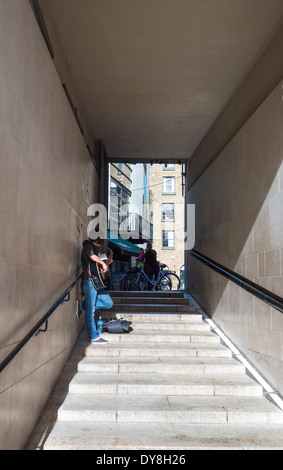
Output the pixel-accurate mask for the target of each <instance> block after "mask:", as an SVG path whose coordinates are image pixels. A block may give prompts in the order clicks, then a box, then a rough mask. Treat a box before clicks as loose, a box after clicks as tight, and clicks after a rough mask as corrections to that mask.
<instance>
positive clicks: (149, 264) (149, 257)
mask: <svg viewBox="0 0 283 470" xmlns="http://www.w3.org/2000/svg"><path fill="white" fill-rule="evenodd" d="M144 262H145V268H149V269H154V270H158V269H159V264H158V261H157V260H156V251H155V250H149V251H146V252H145V255H144Z"/></svg>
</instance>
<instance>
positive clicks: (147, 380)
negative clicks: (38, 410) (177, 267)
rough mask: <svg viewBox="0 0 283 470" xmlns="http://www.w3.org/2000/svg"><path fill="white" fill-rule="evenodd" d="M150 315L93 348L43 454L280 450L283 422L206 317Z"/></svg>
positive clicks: (79, 368) (86, 355) (86, 351)
mask: <svg viewBox="0 0 283 470" xmlns="http://www.w3.org/2000/svg"><path fill="white" fill-rule="evenodd" d="M127 294H128V293H127ZM131 294H133V293H131ZM121 305H125V304H119V306H121ZM148 305H150V306H151V305H152V304H147V305H144V306H141V310H140V311H139V313H133V311H132V310H130V308H129V310H128V311H126V312H124V315H123V311H122V309H121V310H118V309H117V310H116V316H117V317H118V316H123V317H124V318H125V319H126V318H131V321H133V324H132V327H133V331H131V333H129V334H121V335H117V334H113V335H111V334H104V335H103V336H104V337H105V338H107V339H108V340H109V343H108V344H105V345H98V344H96V345H93V344H89V343H88V345H86V347H85V348H84V357H80V360H78V361H77V363H76V370H75V371H73V373H72V379H71V380H70V383H69V391H68V394H67V397H66V398H65V400H64V401H62V402H63V403H62V402H61V403H62V405H61V407H60V408H59V410H58V420H57V422H56V424H55V425H54V427H53V429H52V431H51V433H50V435H49V437H48V439H47V440H46V442H45V445H44V449H46V450H57V449H58V450H59V449H67V450H84V449H85V450H98V449H99V450H135V449H138V450H147V449H154V450H156V449H157V450H162V449H164V450H168V449H170V450H171V449H172V450H175V449H176V450H187V449H188V450H196V449H202V450H212V449H218V450H220V449H221V450H224V449H227V450H232V449H268V450H270V449H273V448H274V449H277V450H278V449H283V426H282V424H283V412H282V411H281V410H280V409H279V408H277V407H276V406H275V405H274V404H273V403H271V402H269V401H267V400H266V398H265V397H264V396H263V389H262V387H261V386H260V385H259V384H258V383H257V382H255V381H254V380H253V379H252V378H250V377H249V376H248V375H246V374H245V368H244V366H243V365H242V364H241V363H239V362H238V361H237V360H236V359H234V358H233V357H232V353H231V351H230V350H229V349H228V348H226V347H225V346H224V345H223V344H222V343H221V342H220V338H219V337H218V336H217V335H215V333H213V332H212V331H211V330H210V328H209V327H208V325H207V324H206V323H205V322H203V320H202V317H201V315H197V314H196V313H194V312H190V313H189V312H182V311H180V312H177V311H175V312H173V311H172V305H173V306H174V304H171V305H170V306H169V305H166V304H165V305H162V306H160V305H159V307H158V308H159V310H158V311H156V310H153V311H152V312H151V311H150V310H148V308H147V307H148ZM128 306H129V307H131V308H133V305H131V304H129V305H128ZM168 306H169V307H170V309H168V310H167V311H166V313H165V311H164V310H166V307H168ZM176 308H183V306H182V305H179V306H176ZM186 308H187V306H186ZM104 315H105V314H103V316H104ZM112 315H113V312H112ZM77 354H78V353H77ZM68 377H69V376H68ZM64 379H65V378H64ZM64 383H65V382H64Z"/></svg>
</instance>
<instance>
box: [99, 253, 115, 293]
mask: <svg viewBox="0 0 283 470" xmlns="http://www.w3.org/2000/svg"><path fill="white" fill-rule="evenodd" d="M98 257H99V258H100V259H101V261H104V263H105V264H107V266H109V265H110V264H111V263H112V261H113V251H112V250H111V248H109V249H108V257H107V255H106V254H105V253H103V254H99V255H98ZM96 269H97V274H98V277H99V280H100V282H101V284H102V285H103V287H106V281H107V279H108V278H109V277H110V273H109V269H108V271H106V273H105V272H104V271H103V269H102V266H101V264H99V263H96Z"/></svg>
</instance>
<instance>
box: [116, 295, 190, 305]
mask: <svg viewBox="0 0 283 470" xmlns="http://www.w3.org/2000/svg"><path fill="white" fill-rule="evenodd" d="M113 302H114V304H115V305H117V304H128V303H129V304H132V305H135V304H142V305H146V304H158V305H171V304H175V305H189V306H190V304H189V301H188V299H185V298H184V297H176V298H175V297H154V296H146V297H134V296H131V297H129V298H128V299H127V298H126V297H118V296H117V297H113ZM191 307H192V305H191Z"/></svg>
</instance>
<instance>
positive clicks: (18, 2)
mask: <svg viewBox="0 0 283 470" xmlns="http://www.w3.org/2000/svg"><path fill="white" fill-rule="evenodd" d="M0 57H1V62H0V122H1V127H0V182H1V183H0V188H1V189H0V291H1V302H0V360H2V359H3V358H4V357H6V355H7V354H8V353H9V352H10V351H11V349H12V348H13V347H14V346H15V345H16V344H17V342H18V341H19V340H21V339H22V338H23V336H24V335H25V334H26V333H27V332H28V331H29V330H30V328H31V327H33V326H34V324H35V323H36V322H37V321H38V320H39V319H40V318H41V317H42V316H43V314H44V313H45V312H46V310H47V309H48V308H49V307H50V306H51V305H52V303H53V302H54V301H55V300H57V298H58V297H59V296H60V295H61V294H62V293H63V291H64V290H65V288H66V287H68V285H69V284H70V283H71V282H72V280H73V279H74V278H75V277H76V275H77V273H78V270H79V266H80V249H81V243H82V241H83V239H84V234H85V233H86V227H87V222H88V221H87V217H86V210H87V207H88V205H89V204H90V203H92V202H95V200H94V194H96V192H97V181H96V178H97V176H96V172H95V170H94V167H93V165H92V163H91V160H90V157H89V154H88V151H87V149H86V142H85V141H84V139H83V137H82V135H81V132H80V130H79V128H78V126H77V123H76V121H75V118H74V116H73V113H72V111H71V108H70V105H69V103H68V101H67V98H66V95H65V92H64V90H63V88H62V84H61V81H60V79H59V77H58V74H57V72H56V70H55V66H54V64H53V62H52V59H51V57H50V55H49V52H48V50H47V48H46V45H45V43H44V41H43V38H42V36H41V33H40V30H39V28H38V25H37V23H36V20H35V18H34V15H33V12H32V10H31V7H30V4H29V2H28V0H0ZM75 301H76V291H73V294H72V296H71V300H70V302H68V303H64V304H63V305H62V306H60V307H59V308H58V309H57V311H56V312H55V314H54V315H53V317H51V319H50V321H49V328H48V332H47V333H43V334H40V335H39V336H36V337H34V338H33V339H32V340H31V341H30V343H29V344H28V345H27V346H26V347H25V348H24V350H23V351H22V352H21V353H20V354H19V355H18V356H17V358H15V359H14V360H13V362H12V363H11V364H10V365H9V366H8V367H7V369H5V371H4V372H2V374H1V376H0V429H1V433H0V449H22V448H23V447H24V446H25V443H26V441H27V440H28V438H29V435H30V433H31V432H32V430H33V428H34V426H35V424H36V421H37V419H38V416H39V414H40V412H41V411H42V407H43V406H44V404H45V401H46V400H47V398H48V396H49V393H50V391H51V390H52V387H53V385H54V383H55V381H56V379H57V377H58V375H59V373H60V371H61V368H62V367H63V365H64V363H65V361H66V358H67V357H68V355H69V353H70V351H71V348H72V347H73V345H74V344H75V342H76V339H77V336H78V333H79V331H80V330H81V327H82V322H81V321H78V320H76V319H75Z"/></svg>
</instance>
